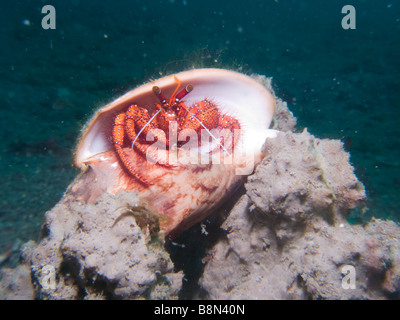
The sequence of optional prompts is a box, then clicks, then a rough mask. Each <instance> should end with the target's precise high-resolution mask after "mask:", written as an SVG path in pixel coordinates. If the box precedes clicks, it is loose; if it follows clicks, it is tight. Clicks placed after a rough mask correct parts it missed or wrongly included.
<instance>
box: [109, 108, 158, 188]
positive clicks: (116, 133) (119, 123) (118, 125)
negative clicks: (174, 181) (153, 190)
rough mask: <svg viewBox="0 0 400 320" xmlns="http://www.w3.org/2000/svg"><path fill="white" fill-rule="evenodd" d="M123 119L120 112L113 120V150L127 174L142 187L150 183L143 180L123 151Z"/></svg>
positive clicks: (124, 116) (123, 116)
mask: <svg viewBox="0 0 400 320" xmlns="http://www.w3.org/2000/svg"><path fill="white" fill-rule="evenodd" d="M125 118H126V114H125V113H124V112H122V113H120V114H118V115H117V116H116V117H115V120H114V125H113V133H112V139H113V144H114V147H115V150H116V152H117V154H118V156H119V159H120V160H121V162H122V164H123V165H124V167H125V168H126V169H127V170H128V171H129V173H130V174H131V175H132V176H133V177H134V178H135V179H136V180H138V181H139V182H140V183H142V184H144V185H149V184H150V183H149V182H148V181H147V180H146V179H145V178H143V177H142V176H141V175H140V174H139V173H138V172H137V171H136V169H135V168H134V167H133V165H132V163H131V162H130V160H129V159H128V156H127V155H126V153H125V151H124V149H123V145H124V136H125Z"/></svg>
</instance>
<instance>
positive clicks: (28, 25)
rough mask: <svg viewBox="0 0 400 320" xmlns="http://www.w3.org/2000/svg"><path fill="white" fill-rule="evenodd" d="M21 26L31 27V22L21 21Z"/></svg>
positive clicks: (27, 20)
mask: <svg viewBox="0 0 400 320" xmlns="http://www.w3.org/2000/svg"><path fill="white" fill-rule="evenodd" d="M22 24H23V25H25V26H27V27H30V26H31V21H30V20H29V19H24V20H22Z"/></svg>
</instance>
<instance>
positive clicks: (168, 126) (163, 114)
mask: <svg viewBox="0 0 400 320" xmlns="http://www.w3.org/2000/svg"><path fill="white" fill-rule="evenodd" d="M274 109H275V100H274V97H273V96H272V94H271V93H270V92H269V90H268V89H266V88H265V87H264V86H263V85H262V84H261V83H259V82H258V81H256V80H255V79H253V78H251V77H249V76H246V75H244V74H241V73H238V72H234V71H230V70H223V69H194V70H189V71H184V72H181V73H177V74H175V75H170V76H166V77H163V78H161V79H158V80H152V81H150V82H149V83H147V84H144V85H142V86H139V87H138V88H136V89H134V90H132V91H129V92H128V93H126V94H125V95H123V96H121V97H120V98H118V99H116V100H115V101H113V102H111V103H110V104H108V105H106V106H104V107H102V108H101V109H100V110H98V111H97V112H96V113H95V115H94V116H93V118H92V119H91V120H90V121H89V123H88V124H87V126H86V127H85V128H84V130H83V133H82V136H81V139H80V141H79V143H78V146H77V149H76V153H75V165H76V166H77V167H79V168H82V169H83V170H84V172H85V175H84V178H83V179H81V180H80V182H79V183H76V184H74V185H73V187H72V190H71V191H72V192H74V193H75V194H76V195H77V196H78V198H80V199H82V200H84V201H88V202H93V201H95V200H96V199H97V198H98V197H99V196H100V195H101V194H102V193H103V192H109V193H112V194H116V193H118V192H119V191H121V190H128V191H134V192H137V194H138V196H139V198H140V199H141V200H142V202H143V203H144V204H145V206H146V208H147V209H148V210H149V211H151V212H155V213H156V214H157V215H158V216H159V217H160V224H161V225H160V227H161V230H162V232H163V233H164V234H165V236H169V237H174V236H176V235H177V234H179V233H180V232H181V231H183V230H185V229H187V228H188V227H190V226H191V225H193V224H195V223H197V222H199V221H200V220H201V219H203V218H204V217H205V216H207V215H208V214H209V213H210V212H212V211H213V210H214V209H215V208H216V207H218V206H219V205H220V204H221V203H222V202H223V201H224V199H226V198H227V197H229V195H231V194H232V192H234V191H235V190H236V189H237V187H238V186H240V184H241V183H242V182H243V180H244V178H245V177H246V176H247V175H249V174H251V173H252V172H253V170H254V168H255V166H256V165H257V164H258V163H259V162H260V160H261V159H262V153H261V148H262V145H263V144H264V141H265V139H266V138H267V137H273V136H274V135H275V132H274V131H272V130H269V125H270V123H271V121H272V117H273V113H274Z"/></svg>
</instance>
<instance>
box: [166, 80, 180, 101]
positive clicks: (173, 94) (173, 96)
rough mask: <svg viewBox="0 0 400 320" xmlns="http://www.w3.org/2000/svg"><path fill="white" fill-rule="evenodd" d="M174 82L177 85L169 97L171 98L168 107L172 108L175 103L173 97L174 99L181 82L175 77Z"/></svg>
mask: <svg viewBox="0 0 400 320" xmlns="http://www.w3.org/2000/svg"><path fill="white" fill-rule="evenodd" d="M174 80H175V81H176V82H177V83H178V85H177V86H176V88H175V90H174V92H173V93H172V95H171V98H170V99H169V103H168V104H169V105H170V106H172V105H173V104H174V103H175V101H174V100H175V97H176V93H177V92H178V89H179V87H180V86H181V80H179V79H178V78H177V77H176V76H174Z"/></svg>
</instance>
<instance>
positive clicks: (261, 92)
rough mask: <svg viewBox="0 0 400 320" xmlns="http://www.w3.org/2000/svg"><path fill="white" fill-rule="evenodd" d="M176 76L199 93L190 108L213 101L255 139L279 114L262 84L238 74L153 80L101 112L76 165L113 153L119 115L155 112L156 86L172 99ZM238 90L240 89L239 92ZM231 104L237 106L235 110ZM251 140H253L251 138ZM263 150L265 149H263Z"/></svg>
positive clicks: (204, 72) (197, 73) (207, 71)
mask: <svg viewBox="0 0 400 320" xmlns="http://www.w3.org/2000/svg"><path fill="white" fill-rule="evenodd" d="M174 76H176V77H178V78H179V80H180V81H181V83H182V86H183V85H187V84H192V85H194V87H195V89H197V90H193V91H192V92H191V93H190V95H188V96H187V99H185V100H186V102H187V103H188V104H190V103H193V102H196V101H199V100H202V99H204V98H208V99H211V100H213V101H215V102H216V103H217V105H219V106H221V109H222V111H223V112H225V113H227V114H232V115H233V116H236V117H237V119H238V120H239V122H240V123H241V124H243V126H244V127H246V126H247V127H249V128H251V131H252V132H253V133H252V134H253V136H254V134H257V135H260V134H261V135H263V133H262V132H264V131H265V130H267V129H268V128H269V125H270V123H271V121H272V116H273V114H274V111H275V98H274V97H273V95H272V94H271V93H270V92H269V90H268V89H267V88H265V87H264V86H263V85H262V84H261V83H259V82H258V81H256V80H255V79H253V78H251V77H249V76H247V75H245V74H242V73H238V72H236V71H231V70H226V69H217V68H204V69H193V70H188V71H183V72H180V73H177V74H171V75H168V76H165V77H163V78H160V79H158V80H152V81H150V82H149V83H146V84H144V85H141V86H139V87H137V88H135V89H133V90H131V91H129V92H127V93H126V94H124V95H122V96H121V97H119V98H117V99H116V100H114V101H112V102H111V103H109V104H107V105H106V106H104V107H102V108H100V109H99V110H98V111H97V112H96V113H95V114H94V115H93V117H92V118H91V119H90V120H89V121H88V125H86V126H85V127H84V129H83V133H82V135H81V138H80V140H79V142H78V146H77V148H76V152H75V165H76V166H77V167H79V168H82V167H84V166H85V165H87V161H88V159H89V158H90V157H92V156H93V155H95V154H97V153H100V152H104V151H108V150H111V149H112V143H111V139H110V138H109V137H110V136H111V128H112V121H113V118H114V117H115V115H116V114H118V113H119V112H121V111H122V110H124V109H125V108H127V107H129V106H130V105H131V104H133V103H137V104H138V105H143V106H146V107H150V108H151V107H152V105H155V103H156V102H157V97H156V96H155V95H154V93H153V90H152V88H153V86H154V85H155V84H156V85H157V86H158V87H160V88H162V90H164V92H165V94H166V95H168V94H170V92H172V91H173V89H174V88H175V87H176V82H175V79H174ZM236 86H239V87H238V88H239V89H235V88H237V87H236ZM185 98H186V97H185ZM231 104H232V105H234V106H233V107H232V108H230V105H231ZM253 109H254V110H253ZM249 110H253V111H252V112H249ZM249 138H250V139H251V135H250V137H249ZM257 139H258V140H259V137H258V138H257ZM264 140H265V139H264ZM261 147H262V145H260V146H259V149H261Z"/></svg>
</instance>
